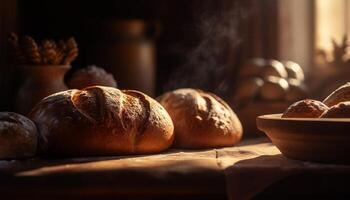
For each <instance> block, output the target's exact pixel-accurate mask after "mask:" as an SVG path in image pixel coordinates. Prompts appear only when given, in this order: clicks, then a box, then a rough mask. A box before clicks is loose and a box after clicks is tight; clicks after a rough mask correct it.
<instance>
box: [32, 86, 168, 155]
mask: <svg viewBox="0 0 350 200" xmlns="http://www.w3.org/2000/svg"><path fill="white" fill-rule="evenodd" d="M30 118H31V119H32V120H33V121H34V122H35V123H36V124H37V126H38V129H39V133H40V137H39V139H40V140H39V145H40V148H41V149H42V151H43V152H44V153H45V154H50V155H57V156H93V155H123V154H141V153H158V152H161V151H163V150H165V149H167V148H168V147H169V146H170V145H171V144H172V141H173V129H174V127H173V124H172V121H171V118H170V116H169V115H168V113H167V112H166V110H165V109H164V108H163V107H162V106H161V105H160V104H159V103H158V102H156V101H155V100H153V99H152V98H150V97H148V96H147V95H145V94H143V93H141V92H138V91H133V90H123V91H121V90H118V89H116V88H112V87H102V86H93V87H88V88H85V89H83V90H67V91H64V92H60V93H56V94H53V95H51V96H48V97H46V98H45V99H43V100H41V101H40V102H39V103H38V104H37V105H36V106H35V107H34V109H33V110H32V111H31V113H30Z"/></svg>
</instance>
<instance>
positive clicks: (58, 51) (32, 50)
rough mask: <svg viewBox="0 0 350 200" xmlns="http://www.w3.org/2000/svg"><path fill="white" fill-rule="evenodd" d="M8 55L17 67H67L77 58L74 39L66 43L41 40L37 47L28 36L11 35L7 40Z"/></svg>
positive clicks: (76, 47)
mask: <svg viewBox="0 0 350 200" xmlns="http://www.w3.org/2000/svg"><path fill="white" fill-rule="evenodd" d="M8 43H9V50H10V55H11V57H12V58H13V60H14V61H15V63H16V64H17V65H31V64H36V65H69V64H70V63H72V62H73V61H74V59H75V58H76V57H77V56H78V45H77V43H76V41H75V40H74V38H70V39H68V40H66V41H64V40H60V41H58V42H57V43H56V42H55V41H54V40H47V39H46V40H43V41H42V42H41V43H40V45H38V43H37V42H35V40H34V39H33V38H31V37H29V36H24V37H22V38H18V36H17V35H16V34H14V33H11V34H10V35H9V38H8Z"/></svg>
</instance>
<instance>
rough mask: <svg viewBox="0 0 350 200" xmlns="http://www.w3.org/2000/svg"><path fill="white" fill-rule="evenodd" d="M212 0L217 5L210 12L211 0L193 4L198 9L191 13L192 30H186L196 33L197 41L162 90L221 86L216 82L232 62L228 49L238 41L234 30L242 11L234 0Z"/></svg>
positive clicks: (222, 86)
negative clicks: (231, 0)
mask: <svg viewBox="0 0 350 200" xmlns="http://www.w3.org/2000/svg"><path fill="white" fill-rule="evenodd" d="M214 3H215V4H214V5H215V6H218V5H217V4H219V6H220V8H219V9H217V8H215V9H214V11H213V9H212V7H213V2H203V1H200V2H198V5H196V6H194V7H195V8H197V10H196V11H197V12H198V13H195V14H194V15H195V17H197V18H196V19H195V22H196V26H195V27H194V28H195V29H194V30H195V31H191V29H190V30H188V31H189V32H188V34H196V35H198V40H199V43H198V44H197V45H196V46H195V47H194V48H192V49H190V50H189V53H187V57H186V62H185V63H184V64H183V65H182V66H179V67H177V69H176V71H175V72H173V74H172V76H171V77H170V80H169V82H168V84H166V86H165V90H172V89H176V88H182V87H192V88H202V89H203V88H204V89H206V90H209V91H216V92H218V90H223V89H224V88H225V85H221V86H220V84H221V83H222V82H223V80H224V79H225V78H226V76H227V74H228V73H226V72H228V70H229V69H228V67H229V66H228V65H230V64H232V61H230V60H229V59H231V58H232V56H231V54H232V50H233V49H234V47H235V46H236V45H237V44H238V43H239V42H240V39H239V38H240V37H239V36H238V32H237V29H238V22H239V19H240V18H242V16H243V15H242V13H243V12H242V10H241V8H242V7H241V6H239V5H238V4H237V3H235V4H232V3H228V2H225V3H221V4H220V2H219V3H218V2H216V1H215V2H214ZM228 4H229V5H228ZM211 11H213V12H211ZM186 50H188V49H186Z"/></svg>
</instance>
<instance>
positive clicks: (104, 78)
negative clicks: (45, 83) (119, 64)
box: [67, 65, 117, 89]
mask: <svg viewBox="0 0 350 200" xmlns="http://www.w3.org/2000/svg"><path fill="white" fill-rule="evenodd" d="M67 84H68V86H69V88H71V89H83V88H86V87H89V86H94V85H101V86H108V87H117V82H116V81H115V79H114V78H113V75H112V74H110V73H107V72H106V71H105V70H104V69H103V68H100V67H97V66H94V65H91V66H88V67H87V68H84V69H80V70H78V71H76V72H74V73H73V74H72V76H71V77H70V79H69V80H68V82H67Z"/></svg>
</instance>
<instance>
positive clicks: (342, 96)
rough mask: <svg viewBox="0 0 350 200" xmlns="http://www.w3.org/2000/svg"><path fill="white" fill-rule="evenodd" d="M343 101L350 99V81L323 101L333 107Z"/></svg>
mask: <svg viewBox="0 0 350 200" xmlns="http://www.w3.org/2000/svg"><path fill="white" fill-rule="evenodd" d="M343 101H350V83H346V84H345V85H342V86H340V87H339V88H338V89H336V90H335V91H334V92H332V93H331V94H330V95H329V96H328V97H327V98H326V99H325V100H323V103H324V104H326V105H327V106H329V107H332V106H334V105H337V104H338V103H340V102H343Z"/></svg>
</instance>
